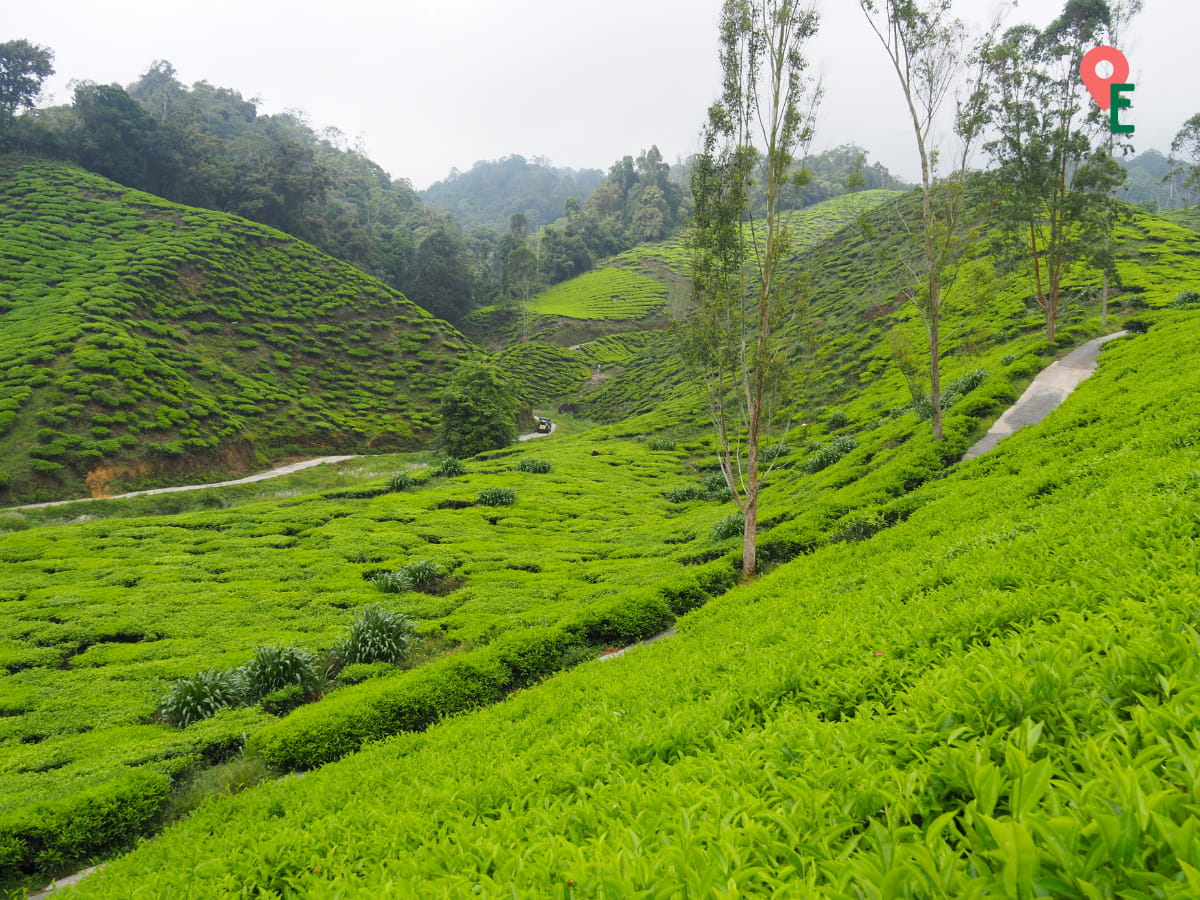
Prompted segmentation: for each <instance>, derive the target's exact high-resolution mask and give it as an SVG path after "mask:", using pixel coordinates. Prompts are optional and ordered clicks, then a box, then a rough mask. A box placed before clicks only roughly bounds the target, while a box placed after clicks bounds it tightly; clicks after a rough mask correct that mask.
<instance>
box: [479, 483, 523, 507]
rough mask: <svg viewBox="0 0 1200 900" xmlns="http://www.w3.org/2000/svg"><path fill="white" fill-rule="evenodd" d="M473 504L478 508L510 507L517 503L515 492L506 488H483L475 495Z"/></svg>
mask: <svg viewBox="0 0 1200 900" xmlns="http://www.w3.org/2000/svg"><path fill="white" fill-rule="evenodd" d="M475 502H476V503H478V504H479V505H480V506H512V505H513V504H514V503H516V502H517V492H516V491H514V490H513V489H512V488H506V487H490V488H484V489H483V490H482V491H480V492H479V493H478V495H476V497H475Z"/></svg>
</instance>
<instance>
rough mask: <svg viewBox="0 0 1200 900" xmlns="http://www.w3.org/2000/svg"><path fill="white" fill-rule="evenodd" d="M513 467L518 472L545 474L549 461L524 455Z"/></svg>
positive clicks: (548, 467) (547, 470) (548, 469)
mask: <svg viewBox="0 0 1200 900" xmlns="http://www.w3.org/2000/svg"><path fill="white" fill-rule="evenodd" d="M514 468H515V469H516V470H517V471H518V472H531V473H533V474H534V475H545V474H546V473H548V472H549V471H550V461H549V460H545V459H538V458H537V457H536V456H526V457H524V458H523V459H521V460H520V461H519V462H518V463H517V464H516V466H514Z"/></svg>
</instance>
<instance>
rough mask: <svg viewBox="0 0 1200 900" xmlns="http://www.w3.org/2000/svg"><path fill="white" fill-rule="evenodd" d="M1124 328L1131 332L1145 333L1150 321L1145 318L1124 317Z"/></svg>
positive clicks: (1148, 328)
mask: <svg viewBox="0 0 1200 900" xmlns="http://www.w3.org/2000/svg"><path fill="white" fill-rule="evenodd" d="M1125 330H1126V331H1128V332H1130V333H1131V334H1145V333H1146V332H1147V331H1149V330H1150V323H1149V322H1147V321H1146V320H1145V319H1126V320H1125Z"/></svg>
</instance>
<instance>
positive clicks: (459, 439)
mask: <svg viewBox="0 0 1200 900" xmlns="http://www.w3.org/2000/svg"><path fill="white" fill-rule="evenodd" d="M517 411H518V406H517V396H516V393H515V391H514V390H513V388H512V385H511V384H510V383H509V381H508V379H507V378H505V376H504V373H503V372H501V371H500V370H499V369H498V368H497V367H496V366H494V365H491V364H488V363H482V362H466V363H463V364H462V365H460V366H459V367H458V368H457V369H456V370H455V371H454V374H453V375H452V376H451V378H450V384H449V385H448V386H447V387H446V390H445V391H444V392H443V393H442V403H441V419H442V421H441V426H440V431H439V435H440V437H441V444H442V449H443V450H445V451H446V452H447V453H449V454H450V455H451V456H455V457H458V458H459V459H464V458H466V457H468V456H474V455H475V454H476V453H482V452H483V451H485V450H495V449H497V448H500V447H505V446H507V445H508V444H511V443H512V442H513V440H515V439H516V436H517Z"/></svg>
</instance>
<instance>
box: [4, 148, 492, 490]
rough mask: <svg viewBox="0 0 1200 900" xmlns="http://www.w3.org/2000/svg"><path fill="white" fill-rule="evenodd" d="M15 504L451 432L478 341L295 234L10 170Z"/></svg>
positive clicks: (30, 170) (7, 355)
mask: <svg viewBox="0 0 1200 900" xmlns="http://www.w3.org/2000/svg"><path fill="white" fill-rule="evenodd" d="M0 209H2V211H3V216H2V218H0V470H2V471H0V504H4V505H10V504H13V503H16V502H18V501H31V500H42V499H52V498H58V497H63V496H73V495H74V496H79V495H86V494H87V493H88V491H89V490H90V491H91V492H93V493H103V492H115V491H117V490H120V489H128V488H133V487H139V486H147V485H152V484H155V483H157V481H158V480H159V479H162V478H168V477H169V478H179V477H181V476H184V475H186V477H187V478H188V479H191V480H199V479H204V478H206V477H216V476H219V475H224V474H227V473H231V472H243V471H245V470H247V469H249V468H252V467H254V466H256V465H260V464H262V463H263V462H265V461H266V460H267V459H270V458H276V457H279V456H281V455H284V454H288V453H312V452H314V451H337V450H343V451H362V450H365V449H368V448H374V449H377V450H384V449H393V450H394V449H405V448H413V447H416V446H419V445H420V444H421V443H422V442H423V441H424V440H426V439H427V438H428V437H429V436H430V434H431V428H432V426H433V407H434V405H435V402H436V401H435V399H434V398H435V397H436V394H437V391H438V389H439V388H440V386H441V385H442V384H443V383H444V380H445V377H446V371H447V368H448V367H450V366H452V365H453V361H454V360H455V359H457V358H459V357H460V356H462V355H463V354H465V353H467V352H469V351H468V347H467V345H466V343H465V342H464V341H463V339H462V337H461V336H460V335H459V334H458V333H457V332H456V331H455V330H454V329H453V328H451V327H450V326H448V325H447V324H446V323H444V322H442V321H440V320H437V319H433V318H432V317H430V316H429V315H428V314H427V313H425V312H424V311H423V310H421V309H420V308H418V307H417V306H415V305H414V304H412V303H410V302H409V301H408V300H406V299H405V298H404V297H403V296H402V295H401V294H399V293H397V292H396V291H394V290H391V289H390V288H387V287H385V286H384V285H382V284H380V283H379V282H376V281H374V280H372V279H371V278H369V277H368V276H366V275H363V274H362V273H361V272H360V271H358V270H357V269H354V268H353V267H351V266H349V265H347V264H344V263H341V262H338V261H336V260H333V259H332V258H330V257H328V256H325V255H324V254H321V253H319V252H318V251H316V250H315V249H313V248H312V247H310V246H309V245H307V244H304V243H302V242H300V241H297V240H296V239H294V238H291V237H289V236H287V235H285V234H283V233H281V232H278V231H275V230H273V229H271V228H267V227H265V226H260V225H256V224H254V223H251V222H248V221H246V220H244V219H241V218H238V217H235V216H230V215H226V214H222V213H216V212H211V211H206V210H199V209H193V208H189V207H185V206H179V205H176V204H173V203H169V202H167V201H164V200H161V199H159V198H156V197H152V196H150V195H148V194H143V193H140V192H137V191H129V190H126V189H125V188H122V187H121V186H119V185H117V184H115V183H113V182H110V181H107V180H105V179H103V178H100V177H99V176H95V175H92V174H89V173H86V172H84V171H82V170H80V169H77V168H74V167H72V166H69V165H65V164H59V163H51V162H46V161H40V160H37V159H34V158H24V157H7V158H4V159H2V160H0Z"/></svg>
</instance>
